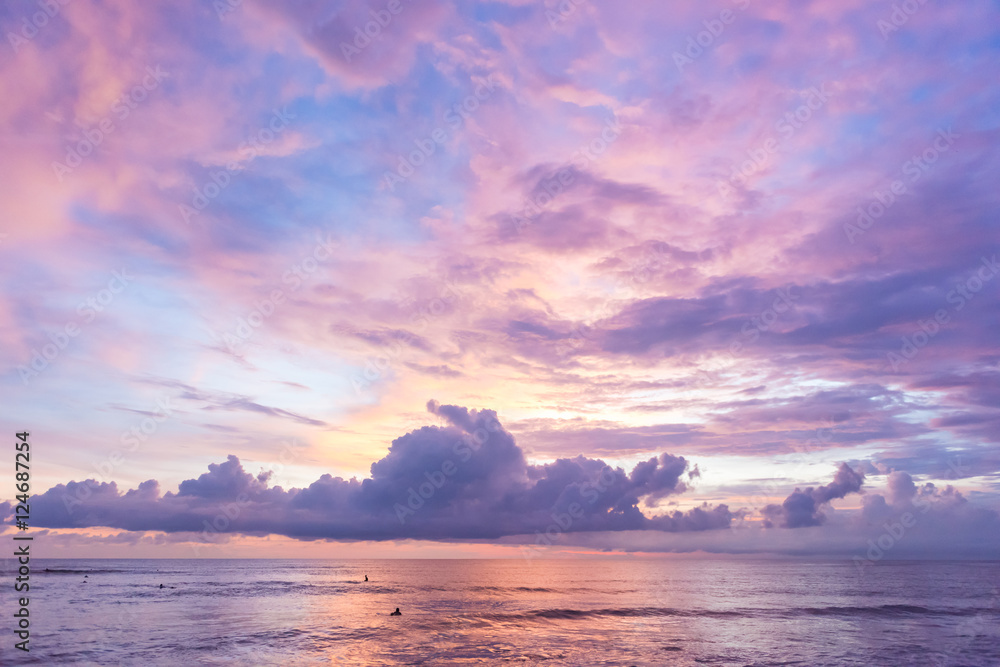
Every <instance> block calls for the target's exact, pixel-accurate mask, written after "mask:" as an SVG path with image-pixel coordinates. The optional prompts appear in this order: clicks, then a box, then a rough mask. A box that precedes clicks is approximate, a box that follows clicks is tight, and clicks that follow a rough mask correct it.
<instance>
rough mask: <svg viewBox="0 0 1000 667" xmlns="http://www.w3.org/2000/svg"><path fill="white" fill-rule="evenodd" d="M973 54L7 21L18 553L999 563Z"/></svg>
mask: <svg viewBox="0 0 1000 667" xmlns="http://www.w3.org/2000/svg"><path fill="white" fill-rule="evenodd" d="M998 19H1000V3H998V2H996V1H990V2H985V1H984V2H973V3H962V4H961V5H947V4H944V3H934V2H918V1H917V0H907V1H906V2H901V3H891V2H861V1H858V0H836V1H833V0H830V1H820V0H811V1H809V0H806V1H802V0H796V1H795V2H792V1H791V0H788V1H778V2H767V3H764V2H759V1H756V0H736V1H735V2H726V1H721V2H709V3H704V2H688V1H685V2H670V3H662V2H648V1H646V0H636V2H632V3H629V4H628V6H627V8H626V7H624V6H622V5H620V4H619V3H611V2H605V1H603V0H562V1H561V2H556V1H555V0H534V1H529V0H503V1H497V2H468V1H457V2H428V3H419V2H412V0H386V1H383V0H372V1H370V2H368V1H365V0H343V1H339V2H329V1H321V0H299V1H290V2H283V3H266V2H259V1H254V0H214V1H212V2H210V1H208V0H204V1H202V2H192V1H184V0H182V1H180V2H174V1H172V2H166V1H158V0H154V1H151V2H143V3H135V2H126V1H124V0H122V1H111V0H109V1H99V0H72V1H66V0H49V1H47V2H29V1H26V0H23V1H15V2H9V3H5V4H4V5H3V7H2V8H0V28H2V32H3V34H4V41H5V42H6V44H4V45H2V47H0V87H2V90H3V95H2V96H0V122H2V126H3V132H2V142H3V150H2V152H0V229H2V231H0V260H2V261H0V343H2V345H0V362H2V364H0V365H2V368H3V371H4V372H3V374H2V375H0V403H2V405H3V410H2V411H0V412H2V414H0V425H2V428H3V429H4V430H5V431H6V432H7V433H8V437H9V438H13V437H14V436H13V434H14V433H17V432H22V431H28V432H30V440H31V456H32V458H31V478H30V484H31V493H32V494H33V496H32V498H31V519H30V524H31V528H30V530H31V532H32V533H33V534H36V535H38V537H37V538H36V539H37V540H38V541H37V542H36V550H37V551H38V552H40V555H43V556H45V555H47V556H53V557H289V556H303V557H525V558H533V557H557V556H558V557H566V556H581V557H582V556H599V555H620V554H632V555H634V556H636V557H658V556H666V555H671V554H673V555H676V554H701V555H703V556H704V557H708V556H709V555H733V554H752V555H776V556H829V557H838V558H839V557H843V558H852V559H854V562H855V563H856V564H857V566H858V568H859V569H860V570H864V569H865V568H867V567H868V566H872V565H875V564H877V562H879V561H880V560H883V559H887V558H890V559H891V558H991V557H996V556H997V555H998V554H1000V514H998V511H1000V447H998V443H1000V350H998V347H997V340H998V338H997V331H998V324H1000V309H998V306H1000V278H998V274H1000V265H998V264H997V261H998V260H997V255H998V250H1000V225H998V222H997V218H996V215H997V214H996V211H997V210H998V208H1000V194H998V190H997V187H996V183H997V177H998V175H1000V153H998V150H997V146H998V139H1000V131H998V127H1000V85H998V84H997V81H996V76H995V74H993V73H995V72H996V71H997V70H998V61H1000V20H998ZM11 451H13V448H12V449H11ZM10 468H11V469H12V468H13V466H10ZM5 479H7V480H8V482H6V483H5V485H4V491H3V493H0V497H3V498H6V501H7V502H5V503H4V504H0V513H2V514H3V515H4V516H5V517H6V520H5V522H4V523H5V526H4V528H3V532H4V533H7V534H12V533H14V532H16V530H15V529H14V528H13V527H12V526H11V523H12V517H13V503H15V502H16V500H15V498H14V495H15V493H14V491H13V485H14V484H13V483H14V480H13V474H10V475H9V476H8V477H5Z"/></svg>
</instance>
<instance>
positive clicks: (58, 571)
mask: <svg viewBox="0 0 1000 667" xmlns="http://www.w3.org/2000/svg"><path fill="white" fill-rule="evenodd" d="M131 571H132V570H101V569H94V570H71V569H69V568H61V567H47V568H45V569H44V570H42V572H43V573H45V574H112V573H119V572H131Z"/></svg>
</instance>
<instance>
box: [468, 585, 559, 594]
mask: <svg viewBox="0 0 1000 667" xmlns="http://www.w3.org/2000/svg"><path fill="white" fill-rule="evenodd" d="M469 590H470V591H477V592H482V591H492V592H496V593H504V592H510V591H517V592H518V593H555V592H556V590H555V589H553V588H540V587H534V586H470V587H469Z"/></svg>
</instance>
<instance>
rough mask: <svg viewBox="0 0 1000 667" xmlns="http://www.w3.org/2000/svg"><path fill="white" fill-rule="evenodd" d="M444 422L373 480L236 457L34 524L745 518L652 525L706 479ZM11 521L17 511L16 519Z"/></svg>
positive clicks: (391, 530)
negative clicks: (304, 480)
mask: <svg viewBox="0 0 1000 667" xmlns="http://www.w3.org/2000/svg"><path fill="white" fill-rule="evenodd" d="M427 408H428V410H429V411H430V412H431V413H433V414H435V415H437V416H438V417H440V418H441V419H443V420H444V421H445V422H446V425H444V426H424V427H422V428H419V429H416V430H414V431H411V432H409V433H407V434H405V435H403V436H401V437H399V438H397V439H395V440H394V441H393V442H392V444H391V446H390V447H389V451H388V453H387V454H386V456H385V457H383V458H382V459H380V460H379V461H376V462H375V463H373V464H372V466H371V476H370V477H368V478H367V479H364V480H358V479H349V480H345V479H343V478H340V477H333V476H331V475H329V474H326V475H323V476H321V477H320V478H319V479H318V480H316V481H315V482H313V483H312V484H310V485H309V486H308V487H306V488H301V489H300V488H293V489H288V490H285V489H283V488H282V487H280V486H269V484H268V482H269V480H270V476H271V474H270V473H268V472H262V473H260V474H258V475H253V474H251V473H249V472H247V471H246V470H244V468H243V465H242V464H241V462H240V460H239V459H238V458H237V457H235V456H232V455H230V456H229V457H228V459H227V460H226V461H225V462H222V463H213V464H211V465H210V466H209V469H208V472H206V473H204V474H202V475H201V476H199V477H198V478H197V479H189V480H186V481H184V482H182V483H181V484H180V486H179V487H178V490H177V492H166V493H161V489H160V485H159V483H158V482H157V481H155V480H148V481H146V482H143V483H142V484H140V485H139V487H138V488H137V489H131V490H128V491H126V492H125V493H122V492H121V491H120V490H119V489H118V487H117V485H116V484H115V483H114V482H111V483H104V482H97V481H96V480H92V479H88V480H86V481H83V482H69V483H68V484H59V485H57V486H55V487H53V488H51V489H49V490H48V491H46V492H45V493H44V494H41V495H39V496H36V497H35V498H33V499H32V510H33V511H32V520H33V523H34V525H37V526H41V527H49V528H84V527H95V526H105V527H111V528H119V529H125V530H136V531H139V530H155V531H166V532H180V531H192V532H203V531H210V532H212V533H216V532H231V533H242V534H254V535H260V534H280V535H287V536H290V537H294V538H300V539H324V538H328V539H344V540H391V539H404V538H415V539H432V540H433V539H437V540H449V539H495V538H499V537H503V536H509V535H524V534H532V533H534V532H535V531H545V530H547V529H549V528H550V527H551V526H552V525H553V521H554V520H555V521H556V522H557V524H558V525H560V526H561V530H563V531H565V532H585V531H623V530H658V531H668V532H684V531H703V530H710V529H718V528H727V527H729V526H730V525H731V523H732V521H733V519H734V518H736V517H738V516H739V514H738V513H735V512H732V511H730V510H729V508H728V507H727V506H726V505H718V506H708V505H703V506H701V507H697V508H694V509H691V510H688V511H686V512H681V511H674V512H672V513H668V514H665V515H657V516H650V515H647V514H646V513H644V512H643V511H642V510H640V508H639V504H640V502H641V501H644V502H646V503H650V504H655V503H656V502H657V501H659V500H661V499H663V498H666V497H667V496H671V495H676V494H680V493H683V492H684V491H685V490H687V488H688V487H687V483H686V482H685V480H688V481H690V479H692V478H693V477H696V476H697V470H696V469H695V468H691V467H690V466H689V464H688V461H687V460H685V459H684V458H683V457H679V456H673V455H670V454H661V455H659V456H656V457H652V458H650V459H648V460H646V461H643V462H641V463H639V464H637V465H636V466H635V467H634V468H633V469H632V470H631V471H630V472H626V471H625V470H623V469H622V468H618V467H612V466H610V465H608V464H606V463H605V462H604V461H601V460H599V459H590V458H587V457H584V456H577V457H576V458H562V459H558V460H556V461H554V462H552V463H547V464H543V465H531V464H529V463H528V462H527V461H526V459H525V457H524V453H523V451H522V450H521V448H520V447H519V446H518V445H517V443H516V442H515V440H514V437H513V436H512V435H511V434H510V433H509V432H508V431H507V430H506V429H505V428H504V427H503V425H502V424H501V423H500V421H499V420H498V419H497V415H496V413H495V412H494V411H493V410H469V409H466V408H464V407H458V406H454V405H441V404H439V403H437V402H436V401H431V402H429V403H428V405H427ZM6 513H7V514H9V509H8V510H7V512H6Z"/></svg>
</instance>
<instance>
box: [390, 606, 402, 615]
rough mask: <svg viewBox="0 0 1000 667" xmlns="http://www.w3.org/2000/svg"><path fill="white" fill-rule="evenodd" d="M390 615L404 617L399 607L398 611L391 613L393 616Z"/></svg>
mask: <svg viewBox="0 0 1000 667" xmlns="http://www.w3.org/2000/svg"><path fill="white" fill-rule="evenodd" d="M389 615H390V616H402V615H403V613H402V612H401V611H399V607H396V611H394V612H392V613H391V614H389Z"/></svg>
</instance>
